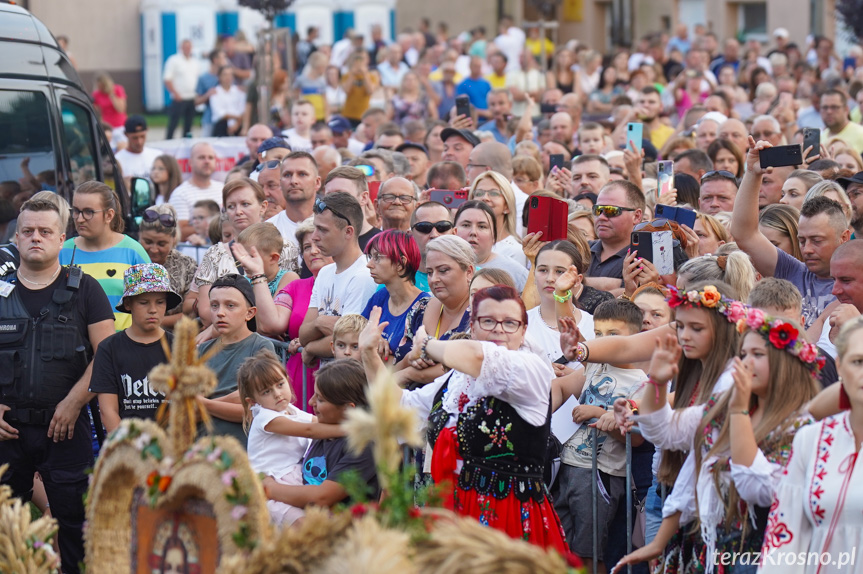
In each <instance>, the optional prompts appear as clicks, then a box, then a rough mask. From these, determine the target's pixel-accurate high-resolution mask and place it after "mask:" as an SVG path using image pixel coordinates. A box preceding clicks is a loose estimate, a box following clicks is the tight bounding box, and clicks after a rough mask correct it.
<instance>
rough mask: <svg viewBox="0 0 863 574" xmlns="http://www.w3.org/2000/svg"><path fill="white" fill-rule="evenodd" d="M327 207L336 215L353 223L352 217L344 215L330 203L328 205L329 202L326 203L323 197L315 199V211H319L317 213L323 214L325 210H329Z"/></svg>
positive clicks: (349, 223)
mask: <svg viewBox="0 0 863 574" xmlns="http://www.w3.org/2000/svg"><path fill="white" fill-rule="evenodd" d="M327 209H329V210H330V212H331V213H332V214H333V215H335V216H336V217H339V218H341V219H344V220H345V221H347V222H348V225H353V224H352V223H351V220H350V219H348V218H347V217H345V216H344V215H342V214H341V213H339V212H338V211H336V210H335V209H333V208H332V207H330V206H329V205H327V203H326V202H325V201H324V200H323V199H321V198H317V199H315V208H314V212H315V213H317V214H321V213H323V212H324V211H325V210H327Z"/></svg>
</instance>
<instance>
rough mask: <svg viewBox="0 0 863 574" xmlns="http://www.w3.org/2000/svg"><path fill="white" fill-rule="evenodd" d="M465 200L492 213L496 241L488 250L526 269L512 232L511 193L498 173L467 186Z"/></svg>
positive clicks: (513, 207)
mask: <svg viewBox="0 0 863 574" xmlns="http://www.w3.org/2000/svg"><path fill="white" fill-rule="evenodd" d="M468 199H477V200H479V201H481V202H483V203H485V204H486V205H488V206H489V207H490V208H491V209H492V211H494V217H495V220H496V223H497V240H496V241H495V244H494V247H492V251H493V252H494V253H496V254H498V255H502V256H503V257H505V258H507V259H510V260H513V261H515V262H517V263H518V264H519V265H523V266H525V267H527V259H526V258H525V256H524V253H523V252H522V249H521V238H520V237H519V236H518V233H517V232H516V222H517V221H518V220H517V219H516V218H517V216H518V213H517V211H516V204H515V193H514V192H513V191H512V185H510V183H509V182H508V181H507V180H506V178H505V177H503V176H502V175H501V174H499V173H497V172H495V171H486V172H483V173H482V174H481V175H479V176H478V177H477V178H476V179H475V180H474V182H473V184H472V185H471V186H470V192H469V194H468Z"/></svg>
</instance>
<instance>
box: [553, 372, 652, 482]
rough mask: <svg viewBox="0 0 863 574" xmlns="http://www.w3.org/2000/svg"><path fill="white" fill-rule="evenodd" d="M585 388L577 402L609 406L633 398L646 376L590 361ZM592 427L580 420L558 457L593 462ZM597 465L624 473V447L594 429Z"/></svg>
mask: <svg viewBox="0 0 863 574" xmlns="http://www.w3.org/2000/svg"><path fill="white" fill-rule="evenodd" d="M584 375H585V382H584V390H583V391H582V392H581V396H580V397H579V400H578V402H579V404H581V405H594V406H598V407H604V408H606V409H610V408H611V405H612V404H613V403H614V401H615V400H617V399H619V398H621V397H622V398H625V399H629V398H632V396H633V395H635V394H636V393H637V392H638V391H639V390H640V389H641V386H642V384H643V383H644V381H645V380H647V375H646V374H645V373H644V371H642V370H641V369H621V368H618V367H614V366H611V365H609V364H605V363H591V364H589V365H588V366H587V367H586V368H585V373H584ZM591 430H592V429H591V428H590V427H589V426H588V425H587V423H582V424H581V425H580V426H579V427H578V429H577V430H576V431H575V433H573V435H572V436H571V437H570V438H569V440H567V441H566V443H564V445H563V451H562V452H561V454H560V460H561V461H562V462H563V463H564V464H568V465H570V466H577V467H579V468H591V467H592V465H593V448H594V445H593V442H592V440H591V434H592V433H591ZM596 440H597V443H598V444H597V445H596V448H597V454H596V463H597V468H598V469H599V470H601V471H602V472H605V473H607V474H610V475H612V476H626V472H625V469H626V447H625V445H624V444H623V443H622V442H620V441H618V440H615V439H613V438H610V437H609V436H608V433H604V432H597V433H596Z"/></svg>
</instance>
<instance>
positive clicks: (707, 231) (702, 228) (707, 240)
mask: <svg viewBox="0 0 863 574" xmlns="http://www.w3.org/2000/svg"><path fill="white" fill-rule="evenodd" d="M692 230H693V231H694V232H695V235H697V236H698V255H714V254H716V250H717V249H719V248H720V247H721V246H722V245H725V244H726V243H728V239H729V235H728V230H727V229H725V227H724V226H723V225H722V224H721V223H719V221H718V220H717V219H716V218H715V217H713V216H712V215H708V214H707V213H701V212H698V215H697V216H696V218H695V227H693V229H692Z"/></svg>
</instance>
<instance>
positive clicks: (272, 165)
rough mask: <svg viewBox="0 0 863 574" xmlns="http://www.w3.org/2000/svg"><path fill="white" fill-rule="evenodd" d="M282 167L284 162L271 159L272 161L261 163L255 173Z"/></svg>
mask: <svg viewBox="0 0 863 574" xmlns="http://www.w3.org/2000/svg"><path fill="white" fill-rule="evenodd" d="M280 165H282V160H280V159H271V160H270V161H265V162H262V163H259V164H258V165H257V167H255V171H256V172H262V171H264V170H265V169H276V168H277V167H279V166H280Z"/></svg>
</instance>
